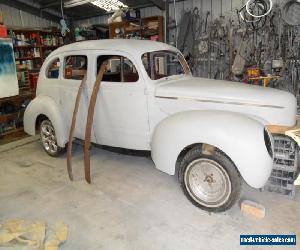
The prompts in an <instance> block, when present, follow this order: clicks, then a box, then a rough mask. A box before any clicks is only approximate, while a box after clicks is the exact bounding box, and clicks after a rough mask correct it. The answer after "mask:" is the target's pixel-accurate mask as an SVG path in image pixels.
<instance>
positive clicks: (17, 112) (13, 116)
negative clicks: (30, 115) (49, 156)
mask: <svg viewBox="0 0 300 250" xmlns="http://www.w3.org/2000/svg"><path fill="white" fill-rule="evenodd" d="M32 97H33V94H32V92H31V91H28V90H20V94H19V95H17V96H12V97H7V98H1V99H0V111H1V113H0V144H2V142H3V141H4V140H7V139H9V138H15V137H19V136H22V135H25V133H24V130H23V115H24V108H23V107H22V104H24V102H25V101H28V102H29V101H30V100H31V99H32ZM5 105H9V106H10V107H13V108H11V112H7V113H5V112H4V111H3V107H4V106H5Z"/></svg>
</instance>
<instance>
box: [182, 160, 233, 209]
mask: <svg viewBox="0 0 300 250" xmlns="http://www.w3.org/2000/svg"><path fill="white" fill-rule="evenodd" d="M184 182H185V185H186V188H187V191H188V192H189V194H190V195H191V197H192V198H193V199H194V200H195V201H196V202H197V203H199V204H201V205H203V206H206V207H219V206H221V205H223V204H224V203H225V202H226V201H227V200H228V198H229V196H230V193H231V181H230V178H229V176H228V174H227V172H226V171H225V170H224V168H223V167H222V166H221V165H220V164H218V163H217V162H215V161H213V160H210V159H205V158H203V159H198V160H195V161H193V162H191V163H190V164H189V165H188V166H187V168H186V171H185V174H184Z"/></svg>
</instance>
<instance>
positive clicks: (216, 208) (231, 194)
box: [178, 147, 241, 212]
mask: <svg viewBox="0 0 300 250" xmlns="http://www.w3.org/2000/svg"><path fill="white" fill-rule="evenodd" d="M196 164H198V165H196ZM203 164H206V165H203ZM207 167H209V168H207ZM205 168H206V171H207V173H204V174H203V172H205ZM209 169H211V171H210V170H209ZM202 171H203V172H202ZM201 172H202V173H201ZM198 173H199V174H198ZM208 173H209V174H208ZM213 173H216V174H215V177H213ZM199 176H200V177H199ZM178 177H179V181H180V184H181V187H182V190H183V192H184V194H185V195H186V196H187V198H188V199H189V200H190V201H191V202H192V203H193V204H194V205H196V206H197V207H199V208H201V209H203V210H206V211H209V212H223V211H226V210H228V209H229V208H231V207H232V206H233V205H234V204H235V203H236V201H237V200H238V199H239V197H240V193H241V176H240V174H239V172H238V170H237V169H236V167H235V165H234V164H233V162H232V161H231V160H230V159H229V158H228V157H227V156H226V155H224V154H223V153H222V152H219V151H217V150H216V151H215V152H214V153H213V154H212V155H206V154H203V152H202V149H201V147H195V148H193V149H191V150H190V151H188V152H187V153H186V155H185V156H184V157H183V159H182V161H181V163H180V166H179V172H178ZM201 177H202V178H201ZM216 177H220V178H221V179H220V178H219V186H218V185H217V183H218V182H217V180H216V179H214V178H216ZM217 179H218V178H217ZM214 183H216V184H214ZM221 184H224V185H221ZM224 186H225V188H224V190H223V188H220V187H224ZM213 188H214V189H216V188H218V189H217V190H218V192H221V194H220V198H219V200H216V201H215V202H209V201H205V200H203V199H201V197H200V195H197V193H198V194H199V193H200V194H202V195H203V196H205V189H206V191H207V190H208V192H206V194H208V195H207V196H209V195H210V194H209V191H211V192H212V190H213ZM199 190H200V191H199ZM201 192H202V193H201ZM223 193H224V194H223ZM214 195H215V196H216V192H212V195H211V196H214ZM207 199H209V198H207Z"/></svg>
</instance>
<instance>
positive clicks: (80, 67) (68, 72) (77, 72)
mask: <svg viewBox="0 0 300 250" xmlns="http://www.w3.org/2000/svg"><path fill="white" fill-rule="evenodd" d="M87 65H88V60H87V56H82V55H72V56H67V57H65V63H64V78H65V79H72V80H82V79H83V77H84V75H85V73H86V71H87Z"/></svg>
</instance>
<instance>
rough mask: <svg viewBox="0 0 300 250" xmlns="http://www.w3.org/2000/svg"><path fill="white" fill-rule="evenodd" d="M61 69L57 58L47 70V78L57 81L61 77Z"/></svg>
mask: <svg viewBox="0 0 300 250" xmlns="http://www.w3.org/2000/svg"><path fill="white" fill-rule="evenodd" d="M59 67H60V61H59V58H55V59H54V60H52V61H51V62H50V63H49V65H48V68H47V70H46V77H47V78H50V79H57V78H58V77H59Z"/></svg>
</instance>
